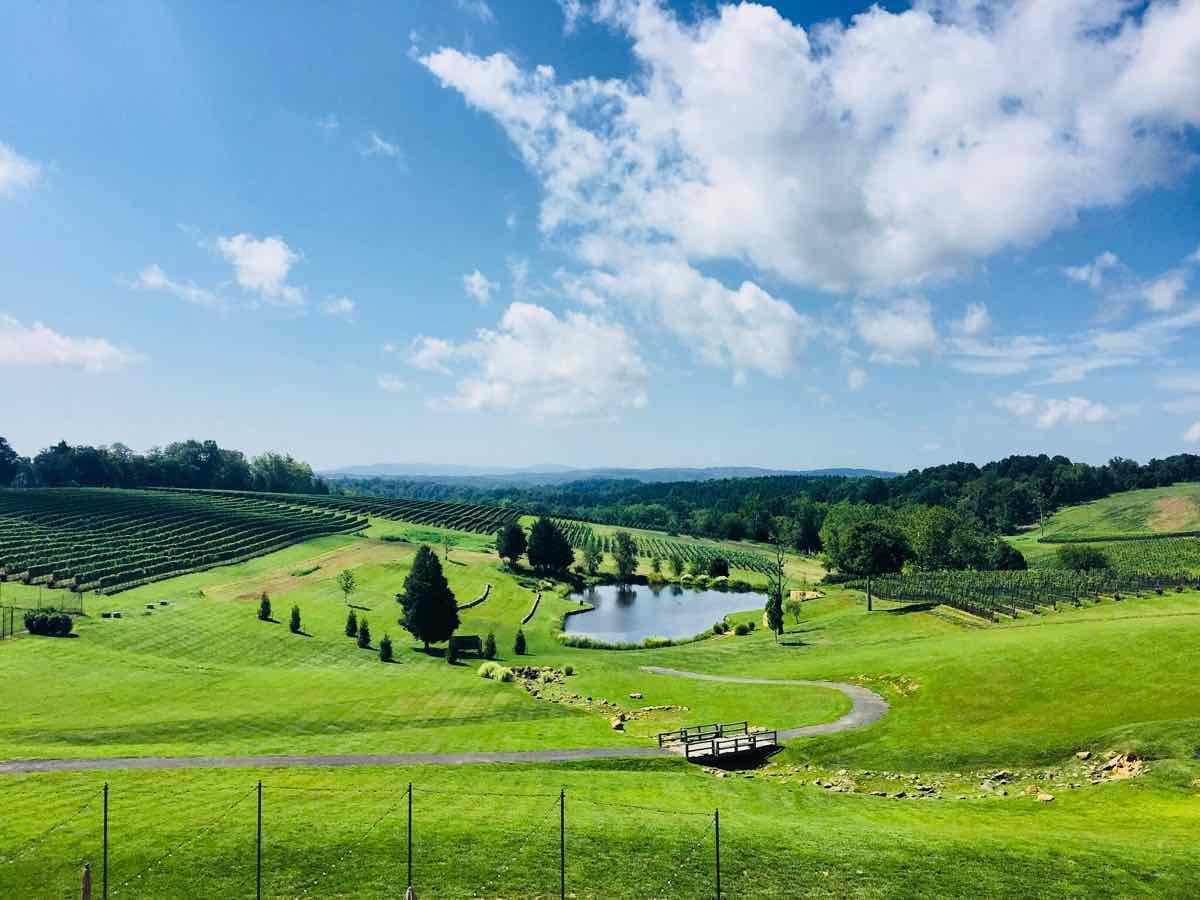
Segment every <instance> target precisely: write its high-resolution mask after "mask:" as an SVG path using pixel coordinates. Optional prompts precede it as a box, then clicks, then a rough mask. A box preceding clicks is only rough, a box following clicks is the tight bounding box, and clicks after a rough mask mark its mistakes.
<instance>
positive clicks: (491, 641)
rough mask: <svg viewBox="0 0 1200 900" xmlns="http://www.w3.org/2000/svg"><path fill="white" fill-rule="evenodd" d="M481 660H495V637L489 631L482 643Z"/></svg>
mask: <svg viewBox="0 0 1200 900" xmlns="http://www.w3.org/2000/svg"><path fill="white" fill-rule="evenodd" d="M483 658H484V659H495V658H496V635H495V634H493V633H492V632H490V631H489V632H488V633H487V637H486V638H484V641H483Z"/></svg>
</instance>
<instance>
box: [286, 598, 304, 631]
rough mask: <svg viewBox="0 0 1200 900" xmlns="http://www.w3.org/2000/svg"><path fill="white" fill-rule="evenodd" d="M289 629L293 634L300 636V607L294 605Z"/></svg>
mask: <svg viewBox="0 0 1200 900" xmlns="http://www.w3.org/2000/svg"><path fill="white" fill-rule="evenodd" d="M288 628H290V629H291V630H292V634H299V633H300V631H301V628H300V607H299V606H296V605H295V604H292V617H291V619H290V620H289V621H288Z"/></svg>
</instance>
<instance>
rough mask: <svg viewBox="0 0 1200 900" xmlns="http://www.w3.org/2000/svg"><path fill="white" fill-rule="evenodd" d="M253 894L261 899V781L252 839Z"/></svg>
mask: <svg viewBox="0 0 1200 900" xmlns="http://www.w3.org/2000/svg"><path fill="white" fill-rule="evenodd" d="M254 896H255V897H256V898H258V900H262V782H261V781H259V783H258V828H257V830H256V833H255V839H254Z"/></svg>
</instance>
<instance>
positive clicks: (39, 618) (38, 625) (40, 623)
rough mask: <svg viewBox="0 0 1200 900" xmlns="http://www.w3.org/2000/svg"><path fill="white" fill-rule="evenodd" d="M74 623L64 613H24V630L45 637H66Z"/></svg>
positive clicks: (33, 610) (39, 611) (45, 611)
mask: <svg viewBox="0 0 1200 900" xmlns="http://www.w3.org/2000/svg"><path fill="white" fill-rule="evenodd" d="M73 627H74V623H73V622H72V621H71V617H70V616H68V615H67V614H66V613H61V612H55V611H54V610H52V609H51V610H46V609H41V610H37V609H31V610H29V611H28V612H26V613H25V630H26V631H28V632H29V633H30V634H40V635H44V636H46V637H66V636H67V635H69V634H70V633H71V629H72V628H73Z"/></svg>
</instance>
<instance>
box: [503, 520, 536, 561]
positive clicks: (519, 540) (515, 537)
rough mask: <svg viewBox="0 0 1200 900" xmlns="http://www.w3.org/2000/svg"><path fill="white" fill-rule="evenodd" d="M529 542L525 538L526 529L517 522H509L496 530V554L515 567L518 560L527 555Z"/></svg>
mask: <svg viewBox="0 0 1200 900" xmlns="http://www.w3.org/2000/svg"><path fill="white" fill-rule="evenodd" d="M528 543H529V542H528V541H526V539H525V529H524V528H522V527H521V526H520V525H519V524H517V523H516V522H509V523H508V524H507V525H503V526H501V527H500V530H499V531H497V532H496V555H497V556H499V557H500V558H501V559H504V560H507V561H508V564H509V565H510V566H513V567H515V566H516V565H517V560H519V559H520V558H521V557H522V556H524V555H525V550H526V549H527V547H528Z"/></svg>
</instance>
